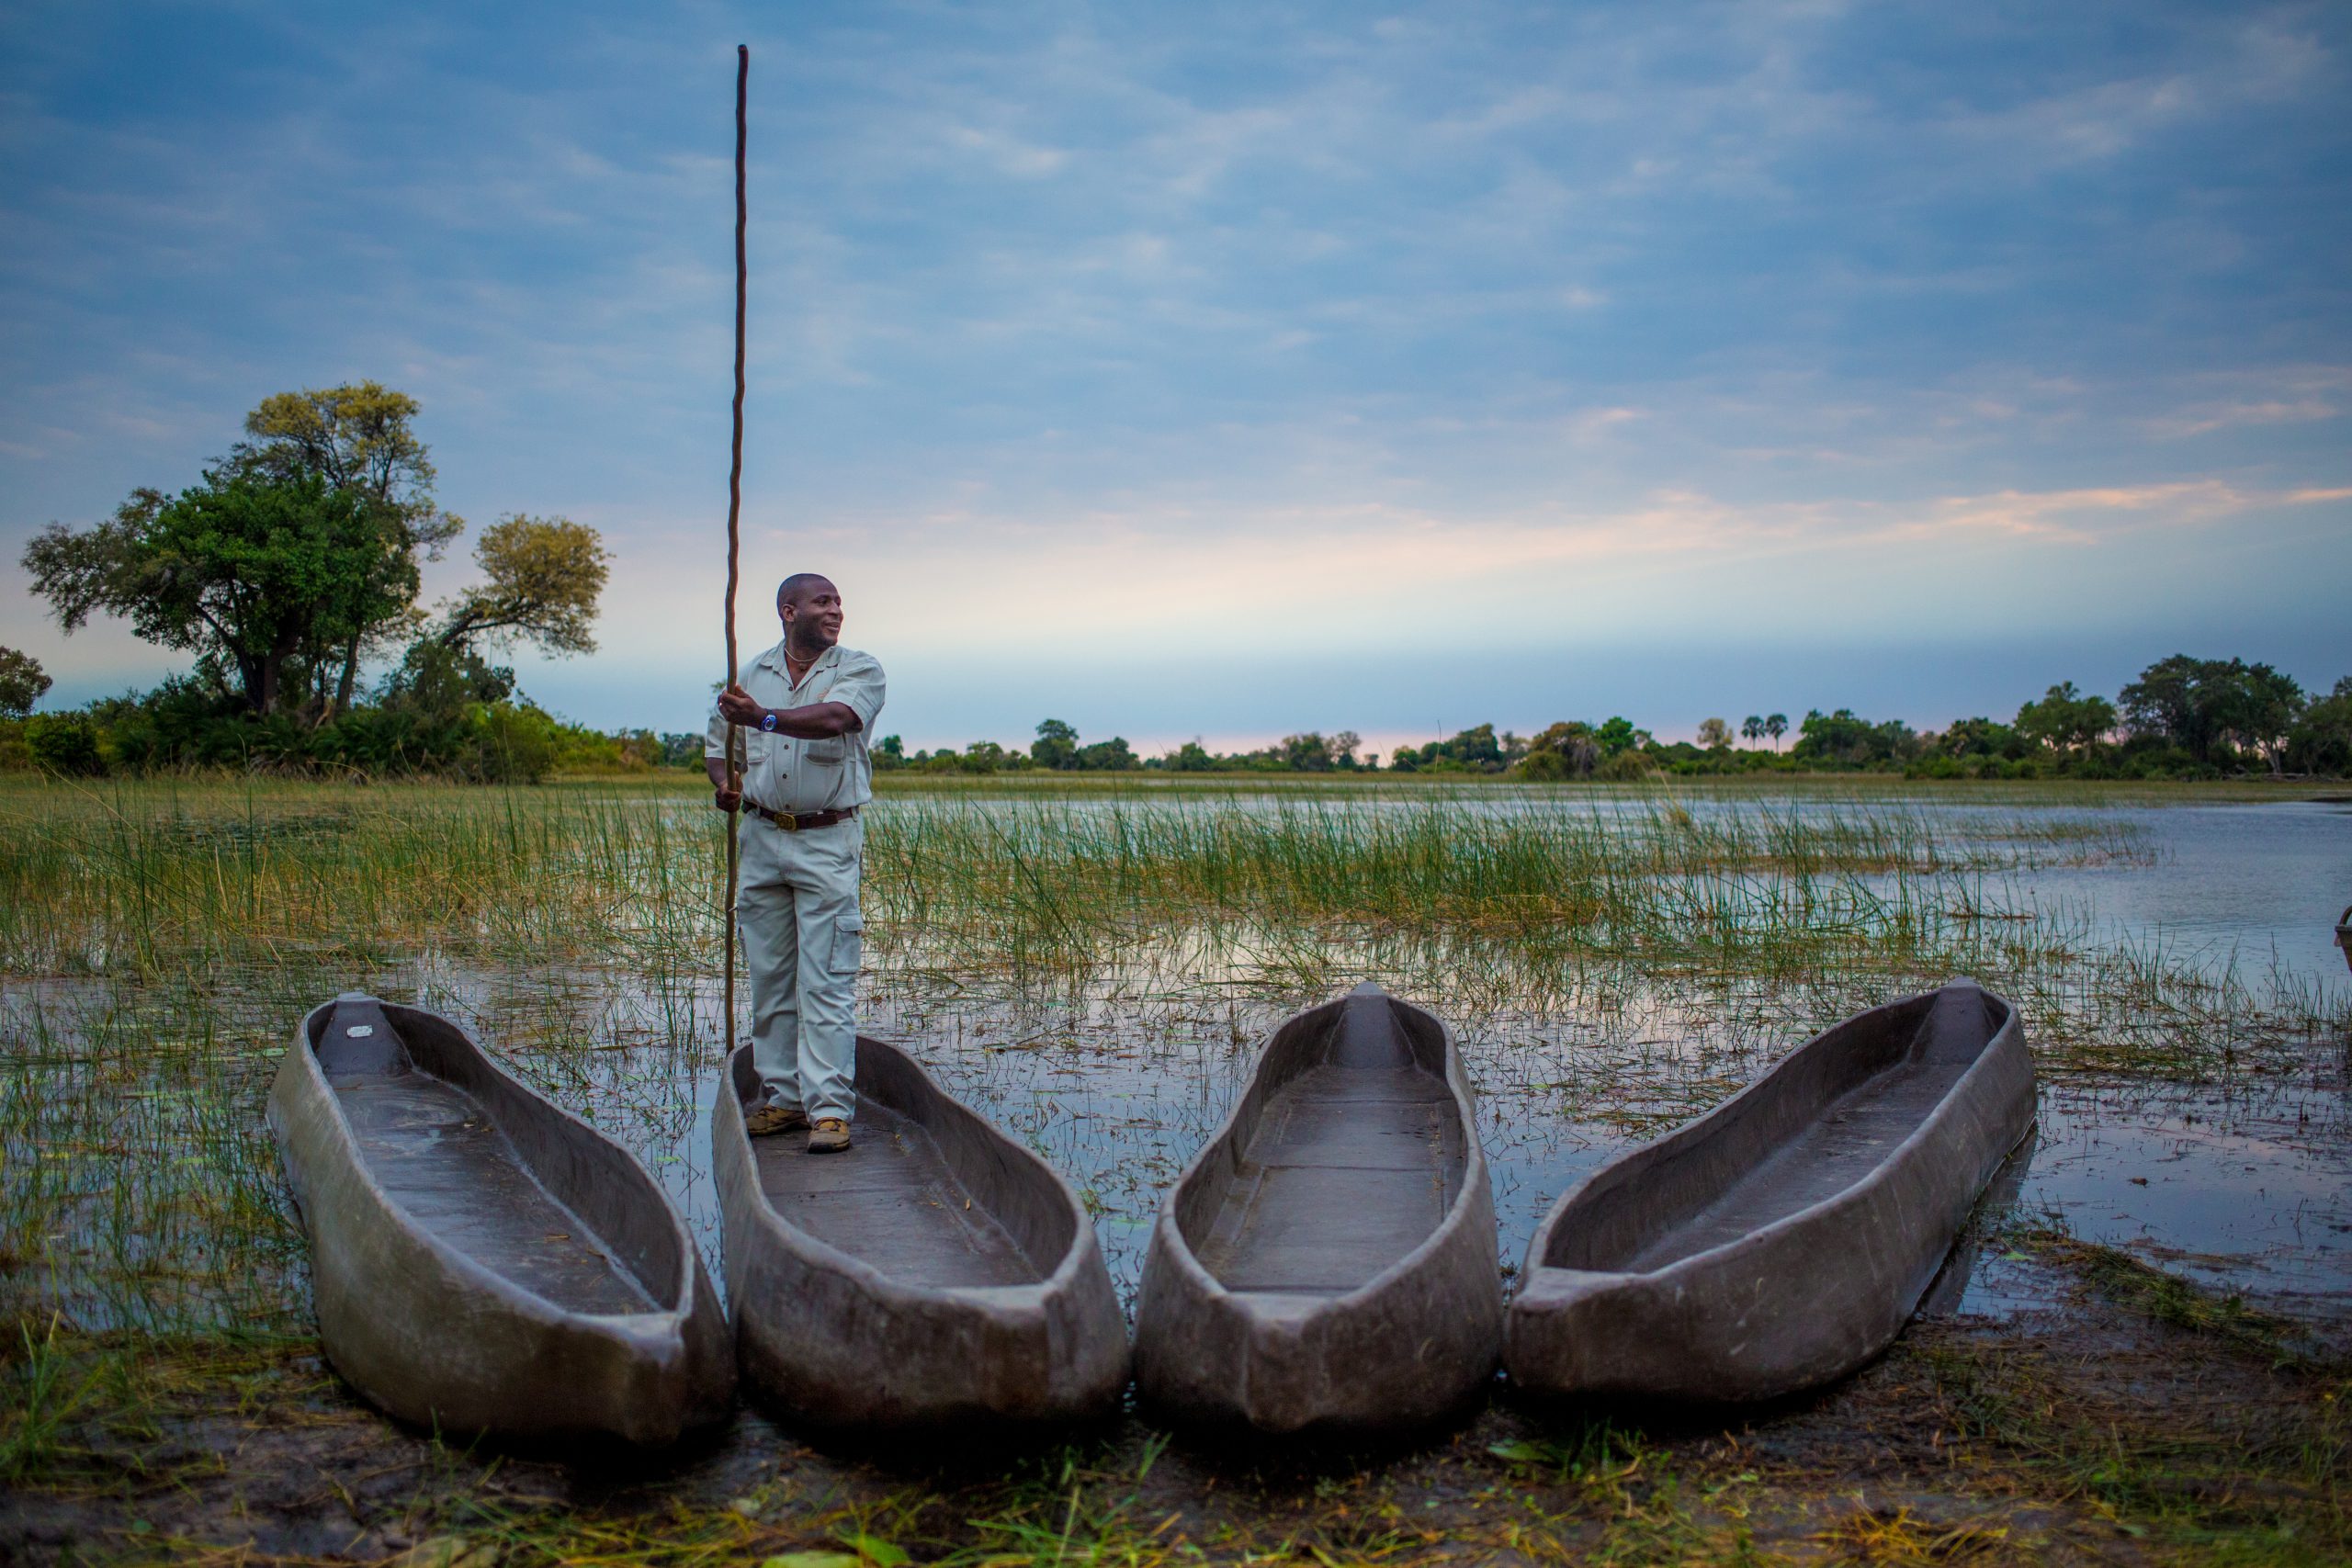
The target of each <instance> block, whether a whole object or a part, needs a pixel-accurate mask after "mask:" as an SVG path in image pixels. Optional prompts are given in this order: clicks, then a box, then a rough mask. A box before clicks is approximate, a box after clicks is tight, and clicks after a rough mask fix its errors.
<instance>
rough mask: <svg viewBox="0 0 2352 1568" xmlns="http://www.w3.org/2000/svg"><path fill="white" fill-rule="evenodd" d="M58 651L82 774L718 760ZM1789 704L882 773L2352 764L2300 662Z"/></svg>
mask: <svg viewBox="0 0 2352 1568" xmlns="http://www.w3.org/2000/svg"><path fill="white" fill-rule="evenodd" d="M48 686H49V680H48V677H47V676H46V675H45V674H43V673H42V671H41V670H40V665H39V664H37V663H36V662H34V661H33V660H30V659H28V658H27V657H26V656H24V655H22V654H20V653H17V652H15V651H13V650H11V649H0V769H5V768H17V769H24V768H38V769H40V770H42V771H44V772H47V773H61V774H85V775H86V774H96V773H143V772H151V771H155V770H159V769H172V768H188V767H220V768H233V769H240V770H250V769H265V770H268V771H272V772H285V773H304V772H308V773H326V774H337V773H340V774H356V775H365V776H371V777H372V776H400V775H409V774H424V775H436V776H443V777H452V778H458V779H469V780H479V781H483V782H514V783H528V782H534V781H537V780H539V779H542V778H545V777H547V776H548V775H549V774H551V773H641V772H648V771H650V770H653V769H656V768H664V767H668V768H680V769H695V770H699V769H700V768H701V766H702V744H703V742H702V732H701V731H700V730H698V729H696V730H685V731H673V732H670V733H666V734H660V733H656V732H655V731H652V730H650V729H627V730H618V731H614V732H610V733H606V732H603V731H599V730H594V729H589V728H583V727H582V726H579V725H572V724H566V723H564V722H562V721H561V720H559V719H557V718H554V717H552V716H549V715H548V714H547V713H545V712H543V711H541V710H540V709H539V708H538V707H537V706H536V705H532V704H531V703H530V702H529V701H527V700H526V699H524V698H523V697H521V696H520V695H519V694H516V692H515V677H514V673H513V671H510V670H507V669H505V668H503V667H500V666H494V665H491V664H489V663H486V662H485V661H484V660H482V659H481V657H480V656H479V655H477V654H474V653H472V652H471V651H469V650H462V649H451V648H448V647H447V646H445V645H442V644H440V643H438V642H435V641H433V640H430V639H427V640H424V641H421V642H419V643H418V644H416V645H415V646H413V647H412V648H411V649H410V650H409V652H408V654H407V655H406V656H405V657H404V658H403V659H402V660H401V663H400V664H398V665H397V666H395V667H394V668H393V669H392V670H391V671H390V673H389V674H387V675H386V676H384V677H383V679H382V680H381V681H380V682H378V683H377V685H376V686H375V688H374V689H373V690H372V691H370V692H368V693H367V694H366V698H367V700H364V701H358V702H355V703H354V704H353V705H351V706H350V707H347V708H345V709H343V710H342V711H340V712H339V713H337V714H335V715H334V716H331V717H329V718H328V719H327V720H326V721H325V722H311V721H309V720H307V719H306V718H305V716H302V715H300V714H299V713H289V712H285V711H278V712H273V713H269V714H258V715H257V714H254V713H253V712H252V711H251V710H250V709H249V708H248V707H246V706H245V705H244V704H243V700H242V698H241V696H240V695H239V694H237V693H236V692H235V691H233V690H232V689H230V687H229V685H228V683H227V682H222V681H221V680H220V679H219V678H218V677H217V676H216V675H210V674H209V673H208V672H207V671H205V670H204V669H203V668H202V667H201V666H199V668H198V671H197V672H196V673H194V674H192V675H187V676H182V677H177V678H175V679H173V680H170V681H166V682H164V684H163V685H161V686H159V687H157V688H156V689H155V690H154V691H153V692H149V693H147V694H143V695H137V694H134V695H126V696H121V697H111V698H106V699H103V700H101V701H98V702H95V703H92V704H91V705H89V706H87V707H86V708H83V709H80V710H77V711H73V712H65V713H41V714H32V713H30V712H29V710H30V709H31V707H32V705H33V704H34V703H35V702H37V701H38V700H39V699H40V695H41V694H42V693H43V692H44V691H46V690H47V689H48ZM1790 728H1791V727H1790V725H1789V722H1788V719H1787V717H1786V716H1784V715H1781V714H1770V715H1751V716H1748V717H1747V718H1746V719H1744V720H1742V721H1741V722H1740V723H1739V724H1738V725H1737V726H1736V727H1735V726H1734V725H1732V724H1731V723H1730V721H1728V720H1725V719H1721V718H1710V719H1708V720H1706V721H1705V722H1704V723H1702V725H1701V726H1700V734H1699V738H1698V739H1697V740H1696V741H1695V742H1694V741H1688V740H1677V741H1660V740H1658V739H1657V738H1656V737H1654V736H1653V735H1651V733H1650V732H1649V731H1648V730H1646V729H1643V728H1639V727H1638V726H1636V725H1634V723H1633V722H1632V721H1630V720H1628V719H1625V718H1623V717H1612V718H1610V719H1609V720H1607V721H1606V722H1604V723H1600V724H1591V723H1587V722H1584V721H1582V720H1575V719H1568V720H1562V721H1561V722H1559V723H1556V724H1553V725H1549V726H1547V727H1545V728H1544V729H1542V730H1540V731H1538V732H1536V733H1535V734H1533V735H1527V736H1521V735H1517V734H1513V733H1512V732H1511V731H1510V730H1503V731H1501V732H1500V733H1498V732H1497V731H1496V729H1495V727H1494V726H1493V725H1491V724H1481V725H1478V726H1476V727H1475V728H1469V729H1465V730H1463V731H1461V732H1460V733H1458V734H1456V735H1454V736H1453V738H1451V739H1446V740H1437V741H1431V742H1430V743H1429V744H1427V745H1424V746H1408V747H1401V748H1399V749H1398V750H1397V751H1395V752H1394V753H1393V754H1391V755H1390V756H1388V757H1387V758H1386V759H1385V761H1384V759H1383V758H1382V757H1381V755H1380V754H1379V753H1378V752H1366V751H1364V750H1363V742H1362V740H1361V739H1360V738H1359V737H1358V736H1357V735H1356V734H1355V733H1354V732H1353V731H1351V730H1340V731H1338V732H1336V733H1334V734H1331V735H1323V734H1320V733H1317V732H1313V731H1309V732H1307V733H1305V734H1299V735H1288V736H1284V737H1283V739H1281V740H1280V741H1277V742H1276V743H1274V744H1273V745H1271V746H1266V747H1262V748H1260V749H1258V750H1249V751H1233V752H1217V751H1211V750H1207V749H1206V748H1205V747H1204V746H1202V745H1201V744H1200V743H1199V742H1198V741H1186V742H1185V743H1184V744H1183V745H1182V746H1180V747H1178V748H1176V749H1175V750H1172V751H1170V752H1168V753H1167V754H1165V755H1164V756H1159V757H1140V756H1137V755H1136V751H1135V750H1134V748H1133V747H1131V746H1130V745H1128V743H1127V742H1126V740H1125V739H1122V738H1120V737H1118V736H1114V737H1112V738H1111V739H1108V740H1097V741H1091V742H1090V741H1086V740H1084V739H1082V738H1081V737H1080V735H1079V733H1078V731H1077V730H1076V729H1075V728H1073V727H1071V726H1070V725H1069V724H1066V723H1064V722H1062V721H1061V720H1059V719H1052V718H1049V719H1046V721H1045V722H1043V723H1042V724H1040V725H1038V726H1037V732H1036V737H1035V739H1033V740H1032V741H1031V742H1030V743H1029V744H1028V745H1027V746H1025V747H1023V746H1018V745H1015V746H1006V745H1002V744H1000V743H998V742H996V741H991V740H979V741H975V742H973V743H972V744H970V745H968V746H966V747H964V748H962V749H961V750H956V749H952V748H942V749H940V750H936V751H916V752H914V753H912V754H911V755H910V754H909V753H908V752H907V750H906V749H905V747H904V745H903V743H902V742H901V740H900V739H899V737H898V736H895V735H888V736H884V737H882V738H881V739H878V740H876V742H875V745H874V765H875V767H876V770H877V771H878V772H884V773H892V772H906V773H962V774H975V773H979V774H986V773H1126V772H1147V773H1260V774H1263V773H1306V774H1371V773H1381V774H1386V775H1396V774H1401V773H1429V774H1436V775H1446V774H1457V775H1458V774H1491V775H1507V776H1509V777H1511V778H1515V779H1524V780H1529V781H1544V780H1563V781H1565V780H1575V779H1600V780H1605V781H1631V780H1638V779H1644V778H1650V777H1655V776H1658V775H1692V774H1708V773H1858V772H1859V773H1900V774H1903V775H1905V776H1907V777H1911V778H1931V779H1951V778H1991V779H2018V778H2083V779H2165V778H2178V779H2212V778H2226V777H2231V776H2233V775H2242V774H2246V773H2270V774H2284V773H2297V774H2307V775H2309V774H2317V775H2325V776H2330V777H2338V776H2343V775H2346V774H2352V676H2347V677H2346V678H2345V679H2343V680H2340V681H2338V682H2336V683H2335V688H2334V690H2333V691H2331V692H2330V693H2328V694H2325V695H2324V696H2316V697H2314V696H2312V695H2310V694H2306V693H2304V692H2303V691H2302V689H2301V687H2300V686H2299V685H2298V684H2297V683H2296V682H2294V680H2293V679H2292V678H2290V677H2289V676H2286V675H2282V674H2280V673H2278V671H2275V670H2272V669H2270V668H2269V667H2267V666H2266V665H2261V664H2248V663H2246V662H2245V661H2244V660H2235V659H2230V660H2204V659H2191V658H2188V657H2187V656H2186V655H2180V654H2176V655H2174V656H2173V657H2172V658H2169V659H2165V660H2158V661H2157V662H2156V663H2154V664H2152V665H2150V666H2149V667H2148V668H2147V669H2146V670H2145V671H2142V672H2141V676H2140V678H2139V679H2138V680H2137V681H2134V682H2131V684H2129V685H2127V686H2125V687H2124V688H2123V690H2122V691H2121V692H2120V694H2118V698H2117V700H2115V701H2109V699H2108V698H2106V697H2102V696H2096V695H2086V694H2082V693H2079V692H2077V691H2076V690H2075V687H2074V685H2073V684H2072V683H2071V682H2068V683H2064V684H2061V685H2056V686H2052V687H2051V688H2050V690H2049V691H2048V692H2047V693H2046V694H2043V695H2042V696H2041V697H2039V698H2037V699H2035V700H2034V701H2032V702H2030V703H2027V704H2025V705H2023V706H2022V707H2020V708H2019V709H2018V712H2017V715H2016V716H2015V717H2013V718H2011V719H2009V720H2007V721H2002V720H1999V719H1994V718H1989V717H1978V718H1965V719H1962V720H1960V721H1959V722H1957V723H1955V724H1953V725H1951V727H1949V728H1945V729H1942V730H1925V731H1921V730H1915V729H1913V728H1911V727H1910V726H1908V725H1906V724H1904V723H1902V722H1901V721H1899V720H1895V719H1884V720H1871V719H1868V718H1864V717H1861V716H1859V715H1857V714H1855V713H1854V712H1852V711H1851V710H1850V709H1847V708H1838V709H1837V710H1835V711H1834V712H1830V713H1823V712H1821V711H1820V710H1819V709H1817V708H1816V709H1815V710H1813V711H1811V712H1809V713H1807V714H1806V715H1805V716H1804V718H1803V719H1801V720H1800V721H1798V723H1797V724H1796V725H1795V727H1794V731H1795V739H1793V740H1792V741H1791V742H1790V743H1789V744H1788V745H1786V746H1785V747H1783V746H1782V745H1781V741H1782V739H1783V738H1785V737H1786V736H1787V735H1788V734H1789V732H1790Z"/></svg>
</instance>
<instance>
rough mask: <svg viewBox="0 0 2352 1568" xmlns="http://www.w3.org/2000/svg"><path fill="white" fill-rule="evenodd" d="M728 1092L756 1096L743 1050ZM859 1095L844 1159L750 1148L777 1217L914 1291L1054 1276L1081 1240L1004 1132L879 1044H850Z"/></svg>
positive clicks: (791, 1149) (764, 1141) (769, 1144)
mask: <svg viewBox="0 0 2352 1568" xmlns="http://www.w3.org/2000/svg"><path fill="white" fill-rule="evenodd" d="M736 1089H737V1091H738V1093H739V1094H741V1096H742V1097H743V1099H744V1100H745V1102H746V1103H747V1104H748V1103H749V1102H750V1101H751V1099H752V1095H753V1094H754V1092H755V1091H756V1089H757V1079H756V1077H755V1076H754V1075H753V1074H752V1066H751V1054H750V1052H748V1051H744V1052H740V1053H738V1055H737V1056H736ZM857 1089H858V1097H859V1098H858V1109H857V1119H856V1122H855V1123H854V1129H853V1136H852V1140H851V1144H850V1148H849V1151H848V1152H847V1153H846V1154H837V1155H822V1156H818V1155H810V1154H809V1153H807V1152H806V1145H807V1139H806V1138H805V1137H802V1136H798V1135H791V1134H786V1135H783V1136H777V1137H770V1138H754V1139H752V1141H751V1142H752V1163H753V1165H754V1166H755V1167H756V1168H758V1171H759V1180H760V1190H761V1192H762V1193H763V1195H764V1196H765V1197H766V1199H767V1201H768V1206H769V1207H770V1208H772V1209H774V1210H775V1213H776V1215H777V1217H778V1218H780V1219H782V1220H783V1221H784V1222H785V1223H786V1224H789V1225H792V1226H793V1227H795V1228H796V1229H797V1230H800V1231H802V1232H804V1233H805V1234H807V1235H811V1236H814V1237H816V1238H817V1239H818V1240H819V1241H821V1242H823V1243H824V1244H825V1245H826V1246H828V1247H832V1248H834V1249H835V1250H837V1251H840V1252H844V1253H847V1254H848V1255H849V1256H850V1257H852V1258H857V1259H858V1260H859V1261H861V1262H863V1263H865V1264H867V1265H869V1266H871V1267H872V1268H874V1269H876V1270H878V1271H879V1272H880V1273H881V1274H882V1275H884V1276H885V1277H886V1278H888V1279H889V1280H893V1281H894V1282H896V1283H899V1284H901V1285H907V1286H912V1287H916V1288H919V1289H924V1290H949V1289H959V1288H967V1287H988V1286H998V1285H1035V1284H1037V1283H1039V1282H1040V1281H1042V1280H1045V1279H1046V1277H1047V1276H1048V1275H1050V1274H1051V1273H1052V1272H1053V1271H1054V1269H1055V1268H1056V1267H1057V1265H1058V1264H1059V1263H1060V1261H1061V1259H1062V1258H1063V1257H1064V1255H1065V1254H1067V1253H1068V1252H1069V1249H1070V1247H1072V1246H1073V1245H1074V1244H1075V1243H1076V1241H1077V1239H1078V1237H1077V1226H1076V1224H1075V1221H1074V1218H1073V1216H1072V1215H1071V1214H1070V1213H1069V1204H1068V1202H1067V1201H1065V1200H1064V1199H1063V1198H1062V1197H1061V1195H1060V1193H1059V1192H1058V1190H1052V1189H1051V1184H1050V1183H1041V1182H1040V1181H1039V1180H1038V1178H1037V1174H1036V1172H1035V1171H1034V1170H1032V1169H1024V1168H1023V1165H1024V1163H1025V1162H1024V1161H1023V1159H1022V1158H1021V1156H1020V1153H1019V1151H1017V1150H1013V1149H1011V1148H1010V1147H1009V1146H1008V1145H1006V1144H1005V1142H1004V1139H1003V1136H1002V1134H999V1133H997V1132H995V1131H994V1130H993V1129H991V1128H989V1126H988V1125H987V1123H985V1122H982V1121H980V1119H979V1118H978V1117H977V1116H975V1115H973V1114H972V1112H971V1111H967V1110H966V1109H965V1108H964V1107H963V1106H961V1105H958V1104H956V1101H954V1100H950V1099H949V1098H948V1097H947V1096H946V1095H944V1094H942V1093H941V1092H940V1091H939V1090H938V1089H935V1088H933V1086H932V1085H931V1084H930V1083H929V1082H928V1081H927V1080H925V1079H924V1078H923V1077H922V1075H921V1073H920V1072H919V1071H918V1070H916V1069H915V1068H914V1067H913V1066H912V1065H911V1064H910V1063H909V1062H908V1061H907V1059H906V1058H905V1057H904V1056H902V1055H899V1052H898V1051H897V1050H896V1049H895V1048H893V1047H891V1046H888V1045H886V1044H883V1043H879V1042H876V1041H869V1040H864V1039H861V1040H860V1041H859V1042H858V1053H857ZM1041 1187H1043V1188H1046V1189H1047V1190H1040V1189H1041Z"/></svg>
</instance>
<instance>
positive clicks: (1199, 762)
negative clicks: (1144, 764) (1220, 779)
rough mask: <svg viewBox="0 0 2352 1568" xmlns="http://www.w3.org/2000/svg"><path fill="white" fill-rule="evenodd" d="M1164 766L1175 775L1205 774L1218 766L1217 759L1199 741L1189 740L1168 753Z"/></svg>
mask: <svg viewBox="0 0 2352 1568" xmlns="http://www.w3.org/2000/svg"><path fill="white" fill-rule="evenodd" d="M1162 765H1163V766H1164V767H1166V768H1167V769H1168V771H1169V772H1170V773H1207V772H1208V771H1209V770H1210V769H1211V768H1213V767H1215V766H1216V758H1214V757H1212V756H1210V755H1209V752H1208V748H1207V747H1205V746H1204V745H1202V744H1201V743H1200V742H1199V741H1198V740H1187V741H1185V742H1184V744H1182V746H1179V747H1177V748H1176V750H1173V751H1170V753H1168V758H1167V761H1165V762H1164V763H1163V764H1162Z"/></svg>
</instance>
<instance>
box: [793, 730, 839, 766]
mask: <svg viewBox="0 0 2352 1568" xmlns="http://www.w3.org/2000/svg"><path fill="white" fill-rule="evenodd" d="M802 757H803V758H804V759H805V760H806V761H810V762H814V763H817V764H819V765H820V766H823V767H828V768H838V767H840V766H841V765H842V763H843V762H844V761H848V760H849V742H848V741H846V740H844V739H842V738H841V737H839V736H835V737H834V738H833V739H831V740H811V741H810V742H809V748H808V750H806V751H804V752H803V753H802Z"/></svg>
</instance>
